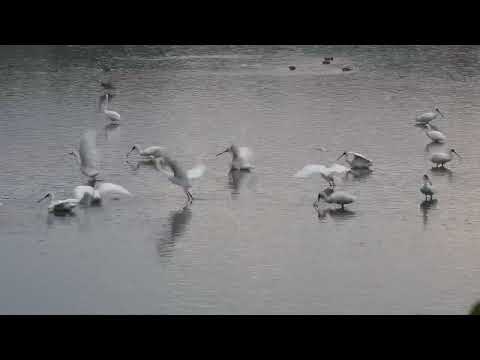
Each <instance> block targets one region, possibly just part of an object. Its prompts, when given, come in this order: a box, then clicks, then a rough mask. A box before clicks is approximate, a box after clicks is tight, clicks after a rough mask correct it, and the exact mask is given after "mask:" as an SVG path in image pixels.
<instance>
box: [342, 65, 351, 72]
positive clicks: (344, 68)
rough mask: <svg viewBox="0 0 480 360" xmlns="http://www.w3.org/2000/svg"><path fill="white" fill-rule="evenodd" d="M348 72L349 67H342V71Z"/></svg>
mask: <svg viewBox="0 0 480 360" xmlns="http://www.w3.org/2000/svg"><path fill="white" fill-rule="evenodd" d="M350 70H352V67H351V66H344V67H343V68H342V71H350Z"/></svg>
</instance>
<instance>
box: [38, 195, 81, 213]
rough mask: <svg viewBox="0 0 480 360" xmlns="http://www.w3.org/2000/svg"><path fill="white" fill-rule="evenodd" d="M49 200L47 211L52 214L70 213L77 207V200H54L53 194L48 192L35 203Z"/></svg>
mask: <svg viewBox="0 0 480 360" xmlns="http://www.w3.org/2000/svg"><path fill="white" fill-rule="evenodd" d="M47 198H50V205H48V211H49V212H52V213H70V212H72V210H73V209H74V208H75V207H76V206H77V205H78V202H79V200H78V199H66V200H55V194H54V193H52V192H49V193H48V194H46V195H45V196H44V197H42V198H41V199H40V200H38V201H37V202H41V201H42V200H44V199H47Z"/></svg>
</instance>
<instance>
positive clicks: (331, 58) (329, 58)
mask: <svg viewBox="0 0 480 360" xmlns="http://www.w3.org/2000/svg"><path fill="white" fill-rule="evenodd" d="M324 59H325V61H333V56H331V57H326V58H324Z"/></svg>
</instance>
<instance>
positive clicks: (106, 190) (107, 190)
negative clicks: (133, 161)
mask: <svg viewBox="0 0 480 360" xmlns="http://www.w3.org/2000/svg"><path fill="white" fill-rule="evenodd" d="M97 191H98V192H99V194H100V196H105V195H110V194H117V195H128V196H131V195H132V194H131V193H130V191H128V190H127V189H125V188H124V187H123V186H121V185H117V184H112V183H102V184H100V185H99V186H98V187H97Z"/></svg>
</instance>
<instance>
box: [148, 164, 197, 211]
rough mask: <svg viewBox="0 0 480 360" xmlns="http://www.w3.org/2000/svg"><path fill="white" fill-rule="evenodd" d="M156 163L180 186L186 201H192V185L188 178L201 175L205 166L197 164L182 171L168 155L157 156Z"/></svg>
mask: <svg viewBox="0 0 480 360" xmlns="http://www.w3.org/2000/svg"><path fill="white" fill-rule="evenodd" d="M158 164H159V165H160V168H159V170H160V171H161V172H163V173H164V174H165V175H166V176H167V177H168V180H170V181H171V182H172V183H173V184H175V185H178V186H180V187H181V188H182V189H183V191H184V193H185V195H186V196H187V202H190V203H191V202H192V201H193V196H192V194H191V193H190V188H191V187H192V185H191V183H190V180H192V179H196V178H199V177H201V176H202V175H203V174H204V172H205V170H206V167H205V165H203V164H200V165H197V166H195V167H194V168H192V169H190V170H188V171H184V170H183V169H182V168H181V167H180V166H179V165H178V163H177V162H176V161H175V160H172V159H170V157H168V156H163V157H161V158H159V161H158Z"/></svg>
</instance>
